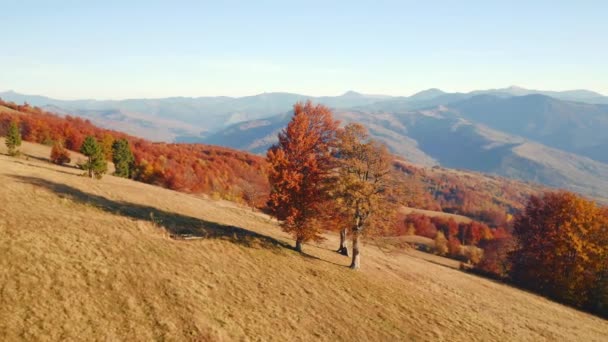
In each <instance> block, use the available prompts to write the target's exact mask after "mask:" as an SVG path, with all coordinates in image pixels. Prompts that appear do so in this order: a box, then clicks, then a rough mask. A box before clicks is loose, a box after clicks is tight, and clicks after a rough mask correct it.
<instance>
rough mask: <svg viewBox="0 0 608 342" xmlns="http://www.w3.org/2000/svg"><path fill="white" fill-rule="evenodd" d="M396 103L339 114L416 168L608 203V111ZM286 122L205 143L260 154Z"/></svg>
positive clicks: (495, 101) (492, 102) (491, 99)
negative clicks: (478, 175) (472, 174)
mask: <svg viewBox="0 0 608 342" xmlns="http://www.w3.org/2000/svg"><path fill="white" fill-rule="evenodd" d="M432 94H433V93H432ZM424 98H425V97H424V96H423V99H424ZM434 99H436V98H434ZM392 101H393V102H390V101H388V102H379V103H376V104H374V105H371V106H367V107H360V108H353V109H338V110H336V111H335V116H336V118H338V119H340V120H341V121H342V122H343V123H348V122H358V123H362V124H364V125H365V126H366V127H367V128H368V129H369V130H370V133H371V134H372V135H373V136H374V137H375V138H376V139H378V140H380V141H382V142H383V143H385V144H386V145H387V146H388V147H389V148H390V149H391V151H392V152H394V153H395V154H397V155H400V156H403V157H405V158H406V159H407V160H408V161H410V162H412V163H416V164H420V165H424V166H433V165H441V166H444V167H448V168H455V169H463V170H471V171H478V172H483V173H488V174H495V175H500V176H504V177H509V178H513V179H519V180H523V181H530V182H535V183H541V184H544V185H547V186H550V187H555V188H565V189H569V190H572V191H577V192H580V193H582V194H585V195H587V196H592V197H594V198H596V199H599V200H600V201H603V202H606V201H608V164H606V163H605V162H603V161H604V160H605V158H606V157H605V156H606V153H605V148H603V146H604V145H605V144H606V137H605V134H603V133H602V132H605V131H606V129H608V121H607V120H608V107H607V106H606V105H592V104H582V103H573V102H565V101H560V100H557V99H553V98H549V97H546V96H544V95H529V96H522V97H508V98H500V97H497V96H495V95H477V96H474V97H471V98H469V99H466V100H462V101H456V102H454V103H451V104H448V105H439V106H435V107H430V108H426V109H421V110H410V109H407V107H403V106H401V107H400V106H397V107H385V105H387V104H390V103H393V104H394V103H395V101H396V100H392ZM425 101H426V100H425ZM439 103H441V102H439ZM399 108H401V109H399ZM288 121H289V116H287V115H278V116H275V117H272V118H268V119H263V120H255V121H249V122H244V123H239V124H235V125H232V126H229V127H228V128H226V129H224V130H222V131H220V132H217V133H215V134H214V135H211V136H209V137H208V138H207V139H203V140H202V141H204V142H208V143H213V144H218V145H225V146H229V147H233V148H239V149H247V150H249V151H251V152H254V153H261V152H263V151H265V149H266V148H268V146H270V145H271V144H272V143H274V141H276V133H277V131H278V129H279V128H280V127H282V126H284V125H286V123H287V122H288Z"/></svg>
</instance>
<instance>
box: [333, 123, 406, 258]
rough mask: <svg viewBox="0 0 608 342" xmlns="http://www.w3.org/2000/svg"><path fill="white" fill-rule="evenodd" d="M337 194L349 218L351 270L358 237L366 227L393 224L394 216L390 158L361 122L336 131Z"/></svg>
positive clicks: (384, 147)
mask: <svg viewBox="0 0 608 342" xmlns="http://www.w3.org/2000/svg"><path fill="white" fill-rule="evenodd" d="M337 151H338V152H337V155H338V157H337V170H338V177H337V180H336V182H335V187H336V190H335V191H336V197H337V198H338V199H339V200H340V201H341V206H342V210H344V211H345V212H346V213H347V217H348V218H349V221H350V222H349V229H350V233H351V236H352V248H353V251H352V263H351V265H350V267H351V268H352V269H358V268H359V267H360V265H361V250H360V245H359V243H360V238H361V235H362V234H363V232H364V231H365V230H366V229H367V228H369V227H374V226H376V227H375V228H380V227H381V226H383V225H386V224H387V223H388V222H390V223H388V225H392V224H393V223H394V221H392V220H391V218H392V217H393V216H394V215H395V212H396V211H395V210H393V209H394V208H393V204H392V203H391V202H390V201H389V197H388V192H389V181H390V172H391V169H392V157H391V155H390V154H389V152H388V149H387V148H386V146H384V145H382V144H380V143H378V142H376V141H374V140H371V139H370V138H369V136H368V134H367V130H366V129H365V127H363V126H362V125H360V124H349V125H347V126H346V127H344V129H343V130H340V132H339V133H338V149H337Z"/></svg>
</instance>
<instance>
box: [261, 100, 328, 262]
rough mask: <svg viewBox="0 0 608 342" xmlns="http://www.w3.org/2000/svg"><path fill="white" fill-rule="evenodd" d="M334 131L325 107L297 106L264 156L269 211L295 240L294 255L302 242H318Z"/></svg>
mask: <svg viewBox="0 0 608 342" xmlns="http://www.w3.org/2000/svg"><path fill="white" fill-rule="evenodd" d="M337 128H338V122H337V121H335V120H334V119H333V117H332V112H331V110H330V109H329V108H327V107H325V106H322V105H313V104H312V103H311V102H310V101H308V102H306V103H305V104H302V103H296V104H295V105H294V114H293V118H292V119H291V121H290V122H289V124H288V125H287V127H286V128H285V129H283V130H282V131H281V132H280V133H279V142H278V143H277V144H275V145H273V146H272V147H271V148H270V149H269V150H268V153H267V161H268V163H269V164H270V165H269V171H268V180H269V183H270V187H271V192H270V197H269V201H268V206H269V209H270V210H271V212H272V214H273V215H274V216H275V217H276V218H277V219H279V220H280V221H281V227H282V228H283V230H285V231H286V232H289V233H291V234H292V235H293V236H294V238H295V240H296V250H297V251H302V244H303V243H304V242H306V241H309V240H319V239H320V238H321V236H320V232H321V230H322V223H323V217H322V215H323V213H324V210H323V209H324V208H323V207H324V204H325V203H327V201H328V200H329V190H328V189H329V187H328V185H329V184H328V180H329V177H330V175H331V171H332V168H333V162H332V160H333V158H332V149H333V147H334V145H335V141H336V130H337Z"/></svg>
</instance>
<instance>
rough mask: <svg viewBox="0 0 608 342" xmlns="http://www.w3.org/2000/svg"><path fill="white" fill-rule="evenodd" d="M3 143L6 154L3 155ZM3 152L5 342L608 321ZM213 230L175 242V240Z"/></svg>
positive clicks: (562, 335) (313, 336)
mask: <svg viewBox="0 0 608 342" xmlns="http://www.w3.org/2000/svg"><path fill="white" fill-rule="evenodd" d="M0 152H2V151H1V149H0ZM79 173H80V171H79V170H76V169H72V168H65V167H58V166H54V165H51V164H48V163H45V162H41V161H38V160H35V159H33V158H30V159H29V160H25V159H15V158H10V157H7V156H5V155H0V184H2V186H1V187H0V203H3V205H2V206H0V284H1V286H0V340H18V339H24V340H93V339H100V340H240V339H248V338H251V339H258V338H259V339H260V340H280V341H284V340H332V341H334V340H465V339H466V340H485V341H487V340H505V339H509V340H535V341H540V340H551V341H554V340H570V341H572V340H585V341H600V340H606V339H607V338H608V321H605V320H602V319H600V318H597V317H594V316H591V315H588V314H585V313H582V312H579V311H576V310H573V309H570V308H568V307H565V306H562V305H559V304H556V303H553V302H551V301H548V300H546V299H544V298H541V297H538V296H536V295H533V294H530V293H527V292H523V291H520V290H517V289H514V288H511V287H508V286H505V285H502V284H499V283H495V282H492V281H489V280H486V279H482V278H478V277H475V276H472V275H468V274H464V273H462V272H460V271H457V270H454V269H451V268H448V267H444V266H441V265H438V264H437V263H435V262H433V261H432V260H424V259H422V258H419V257H418V256H417V254H416V253H412V252H408V253H400V252H391V253H387V252H386V251H384V250H382V249H379V248H377V247H374V246H372V245H368V246H367V247H366V248H365V249H364V251H363V253H364V254H363V257H364V258H363V268H362V270H361V271H360V272H353V271H351V270H349V269H348V268H347V267H346V266H347V265H348V264H349V262H350V260H348V259H347V258H345V257H342V256H339V255H338V254H336V253H335V252H333V249H334V248H335V247H336V245H337V242H336V239H335V237H334V236H333V235H328V236H327V240H326V241H324V242H323V243H321V244H319V245H307V246H305V251H306V252H307V253H308V254H307V255H305V256H302V255H299V254H297V253H296V252H294V251H292V250H291V249H290V248H289V247H288V245H289V244H291V242H292V241H291V240H290V239H289V238H288V237H287V236H286V235H285V234H283V233H282V232H281V231H280V230H279V229H278V227H277V225H276V223H275V222H274V221H272V220H271V219H269V218H268V217H266V216H264V215H261V214H259V213H256V212H252V211H251V210H249V209H245V208H241V207H239V206H237V205H235V204H232V203H229V202H223V201H211V200H206V199H203V198H200V197H195V196H192V195H187V194H183V193H178V192H174V191H170V190H166V189H162V188H159V187H154V186H151V185H146V184H142V183H137V182H132V181H129V180H125V179H121V178H115V177H111V176H107V177H104V179H102V180H100V181H95V180H90V179H87V178H85V177H80V176H79ZM185 233H188V234H193V235H194V236H199V237H204V238H202V239H192V240H176V239H173V238H171V237H170V235H171V234H185Z"/></svg>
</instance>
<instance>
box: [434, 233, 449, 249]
mask: <svg viewBox="0 0 608 342" xmlns="http://www.w3.org/2000/svg"><path fill="white" fill-rule="evenodd" d="M435 250H436V251H437V254H439V255H446V254H447V252H448V240H447V239H446V238H445V235H444V234H443V232H442V231H439V232H437V236H435Z"/></svg>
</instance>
